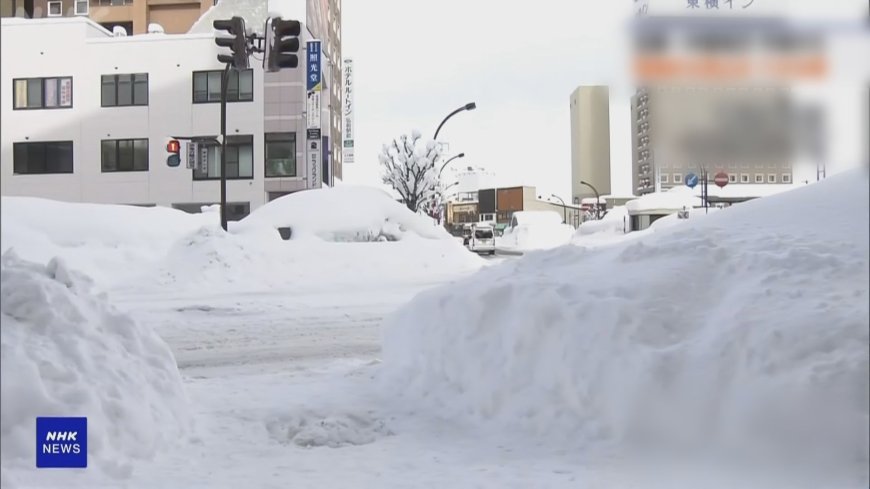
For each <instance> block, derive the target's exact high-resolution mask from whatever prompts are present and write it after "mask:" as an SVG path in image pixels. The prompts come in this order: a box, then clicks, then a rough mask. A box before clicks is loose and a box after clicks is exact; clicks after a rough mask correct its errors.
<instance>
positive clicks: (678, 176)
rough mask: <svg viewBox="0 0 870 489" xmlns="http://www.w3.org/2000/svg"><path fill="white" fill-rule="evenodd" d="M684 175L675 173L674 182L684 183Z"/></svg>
mask: <svg viewBox="0 0 870 489" xmlns="http://www.w3.org/2000/svg"><path fill="white" fill-rule="evenodd" d="M682 182H683V175H682V174H681V173H674V183H682Z"/></svg>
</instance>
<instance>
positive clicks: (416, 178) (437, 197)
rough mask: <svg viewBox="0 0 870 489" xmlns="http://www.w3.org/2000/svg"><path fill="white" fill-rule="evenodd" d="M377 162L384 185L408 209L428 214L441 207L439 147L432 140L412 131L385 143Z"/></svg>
mask: <svg viewBox="0 0 870 489" xmlns="http://www.w3.org/2000/svg"><path fill="white" fill-rule="evenodd" d="M378 160H379V161H380V162H381V165H382V166H383V167H384V174H383V182H384V183H385V184H387V185H389V186H391V187H393V189H395V190H396V192H398V194H399V195H400V196H401V197H402V200H403V201H404V202H405V205H406V206H408V209H411V210H412V211H414V212H427V213H430V212H431V211H432V209H433V206H435V205H438V204H440V202H441V193H442V190H441V182H440V179H439V176H438V170H439V168H438V163H439V162H440V160H441V147H440V145H438V144H437V143H436V142H435V141H433V140H424V139H423V137H422V136H421V135H420V132H419V131H413V132H412V133H411V135H410V136H409V135H406V134H405V135H402V136H400V137H399V138H397V139H394V140H393V141H392V143H391V144H385V145H384V146H383V148H382V149H381V153H380V155H378Z"/></svg>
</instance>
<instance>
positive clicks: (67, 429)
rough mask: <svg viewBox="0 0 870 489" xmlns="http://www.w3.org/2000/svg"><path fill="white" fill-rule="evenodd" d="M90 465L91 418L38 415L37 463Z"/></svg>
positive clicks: (62, 465)
mask: <svg viewBox="0 0 870 489" xmlns="http://www.w3.org/2000/svg"><path fill="white" fill-rule="evenodd" d="M87 466H88V418H54V417H42V418H36V467H37V468H40V469H42V468H85V467H87Z"/></svg>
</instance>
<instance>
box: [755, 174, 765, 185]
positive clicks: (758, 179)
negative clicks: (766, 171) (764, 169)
mask: <svg viewBox="0 0 870 489" xmlns="http://www.w3.org/2000/svg"><path fill="white" fill-rule="evenodd" d="M755 183H764V175H762V174H761V173H756V174H755Z"/></svg>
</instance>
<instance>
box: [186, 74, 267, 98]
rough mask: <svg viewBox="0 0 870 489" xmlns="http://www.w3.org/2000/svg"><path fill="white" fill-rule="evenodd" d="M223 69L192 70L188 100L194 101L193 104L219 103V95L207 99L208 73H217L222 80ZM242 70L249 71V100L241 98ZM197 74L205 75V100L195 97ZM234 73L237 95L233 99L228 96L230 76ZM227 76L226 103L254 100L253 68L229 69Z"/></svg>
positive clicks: (230, 83)
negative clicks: (212, 98) (214, 98)
mask: <svg viewBox="0 0 870 489" xmlns="http://www.w3.org/2000/svg"><path fill="white" fill-rule="evenodd" d="M223 71H224V70H198V71H194V72H193V75H192V76H191V83H190V100H191V101H192V103H194V104H219V103H220V96H218V98H217V100H209V99H208V94H209V89H208V88H209V87H208V75H209V74H212V73H218V74H220V76H221V80H223ZM242 71H244V72H249V73H251V98H250V100H249V99H242V98H241V96H242V91H241V87H240V81H241V72H242ZM197 75H204V76H205V82H206V84H205V100H197V99H196V76H197ZM234 75H235V77H236V87H237V90H238V95H237V96H236V99H235V100H234V99H232V98H230V91H229V86H232V81H231V78H232V77H233V76H234ZM229 76H230V79H227V85H228V87H227V103H240V102H253V101H254V70H253V69H252V68H248V69H246V70H230V73H229ZM218 94H220V90H218Z"/></svg>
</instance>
